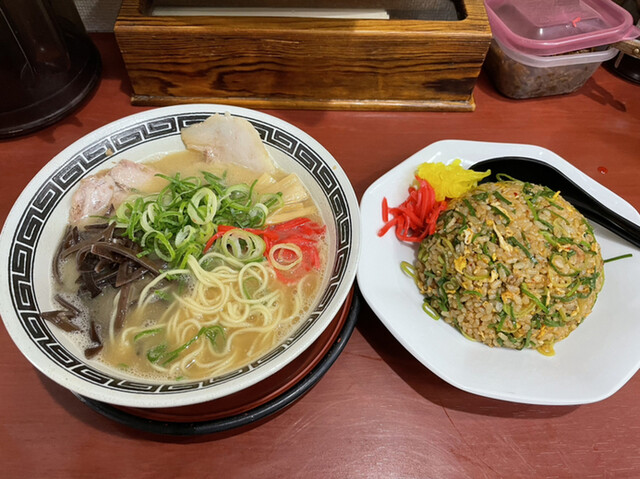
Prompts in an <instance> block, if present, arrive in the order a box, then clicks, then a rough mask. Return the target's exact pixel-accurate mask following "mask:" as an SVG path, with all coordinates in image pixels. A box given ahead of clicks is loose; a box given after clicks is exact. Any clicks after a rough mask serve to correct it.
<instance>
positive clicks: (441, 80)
mask: <svg viewBox="0 0 640 479" xmlns="http://www.w3.org/2000/svg"><path fill="white" fill-rule="evenodd" d="M147 3H148V2H145V1H143V0H125V2H124V3H123V7H122V9H121V11H120V14H119V16H118V21H117V22H116V26H115V33H116V38H117V40H118V44H119V46H120V50H121V52H122V56H123V58H124V61H125V64H126V66H127V71H128V74H129V78H130V81H131V85H132V88H133V93H134V100H135V103H136V104H149V105H167V104H175V103H184V101H185V100H186V99H188V101H190V102H204V101H209V102H211V101H215V102H218V103H225V104H227V103H233V104H236V105H242V106H248V107H261V108H268V107H270V108H305V109H318V108H319V109H360V110H367V109H394V110H398V109H418V110H425V109H430V110H438V109H443V110H471V109H473V108H474V102H473V96H472V94H473V88H474V86H475V84H476V81H477V78H478V74H479V72H480V68H481V66H482V62H483V60H484V57H485V55H486V53H487V50H488V48H489V43H490V40H491V32H490V29H489V22H488V19H487V16H486V13H485V11H484V6H483V3H482V1H481V0H464V1H461V2H458V3H460V4H461V5H462V7H461V8H463V9H464V11H465V12H464V14H465V15H464V18H462V19H460V20H455V21H417V20H390V21H387V20H344V19H340V20H335V19H317V18H268V17H266V18H259V17H217V16H209V17H207V16H196V17H190V16H186V17H185V16H151V15H146V14H145V13H146V11H147V8H146V4H147Z"/></svg>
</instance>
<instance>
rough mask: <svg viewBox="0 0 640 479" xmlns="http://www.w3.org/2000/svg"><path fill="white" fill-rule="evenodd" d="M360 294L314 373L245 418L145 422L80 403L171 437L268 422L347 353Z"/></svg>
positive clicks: (98, 405)
mask: <svg viewBox="0 0 640 479" xmlns="http://www.w3.org/2000/svg"><path fill="white" fill-rule="evenodd" d="M360 301H361V299H360V293H359V292H358V291H357V290H356V293H355V294H354V295H353V300H352V302H351V308H350V309H349V315H348V317H347V320H346V322H345V324H344V326H343V328H342V331H340V334H339V335H338V337H337V339H336V340H335V342H334V343H333V346H332V347H331V349H329V351H328V352H327V353H326V354H325V356H324V358H322V360H321V361H320V362H319V363H318V364H317V365H316V367H315V368H313V369H312V370H311V372H310V373H309V374H308V375H307V376H305V377H304V378H303V379H302V380H301V381H299V382H298V383H297V384H295V385H294V386H293V387H291V388H290V389H288V390H287V391H286V392H284V393H282V394H281V395H280V396H278V397H276V398H275V399H273V400H271V401H269V402H267V403H265V404H262V405H261V406H258V407H256V408H254V409H251V410H249V411H247V412H244V413H242V414H238V415H235V416H229V417H225V418H220V419H213V420H208V421H200V422H166V421H156V420H153V419H148V418H143V417H140V416H137V415H135V414H131V413H128V412H126V411H123V410H121V409H118V408H117V407H114V406H112V405H111V404H107V403H104V402H101V401H97V400H95V399H91V398H88V397H85V396H81V395H76V396H77V397H78V399H80V401H82V402H83V403H84V404H86V405H87V406H89V407H90V408H91V409H93V410H94V411H96V412H98V413H100V414H102V415H103V416H105V417H107V418H109V419H111V420H113V421H116V422H118V423H120V424H124V425H125V426H129V427H131V428H133V429H137V430H139V431H144V432H150V433H154V434H162V435H169V436H200V435H204V434H213V433H217V432H223V431H228V430H230V429H236V428H239V427H242V426H247V425H249V424H252V423H254V422H256V421H259V420H261V419H265V418H267V417H269V416H271V415H273V414H275V413H276V412H278V411H281V410H282V409H284V408H286V407H287V406H290V405H291V404H293V403H294V402H295V401H297V400H298V399H300V398H301V397H302V396H304V394H306V393H307V392H308V391H309V390H310V389H311V388H312V387H313V386H315V385H316V384H317V383H318V381H319V380H320V378H322V376H324V374H325V373H326V372H327V371H328V370H329V368H330V367H331V365H332V364H333V363H334V362H335V361H336V359H338V356H340V353H341V352H342V351H343V350H344V348H345V346H346V345H347V342H348V341H349V338H350V337H351V333H353V330H354V328H355V325H356V321H357V319H358V313H359V312H360Z"/></svg>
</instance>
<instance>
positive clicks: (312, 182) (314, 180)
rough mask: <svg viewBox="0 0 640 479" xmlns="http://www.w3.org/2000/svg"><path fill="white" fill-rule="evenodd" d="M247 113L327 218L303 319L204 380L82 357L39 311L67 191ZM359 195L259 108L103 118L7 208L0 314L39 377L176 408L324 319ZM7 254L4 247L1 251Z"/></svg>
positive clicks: (186, 108)
mask: <svg viewBox="0 0 640 479" xmlns="http://www.w3.org/2000/svg"><path fill="white" fill-rule="evenodd" d="M224 112H229V113H230V114H231V115H234V116H239V117H243V118H246V119H247V120H249V121H250V122H251V123H252V124H253V126H254V127H255V128H256V129H257V130H258V132H259V133H260V136H261V138H262V141H263V143H264V144H265V145H266V147H267V149H268V150H269V151H270V153H271V154H272V156H273V157H274V159H275V161H276V162H277V164H278V165H279V166H280V168H282V169H283V170H285V171H288V172H295V173H297V174H298V176H299V177H300V178H301V180H302V181H303V183H304V184H305V186H306V187H307V188H308V189H309V191H310V193H311V195H312V196H313V198H314V199H315V201H316V203H317V205H318V207H319V208H320V211H321V214H322V216H323V219H324V221H325V223H326V224H327V238H328V242H329V254H328V264H327V274H326V275H325V280H324V284H323V288H322V291H321V293H320V295H319V297H318V299H317V300H316V302H315V303H314V304H313V306H312V308H311V310H310V312H309V314H308V315H307V317H306V318H305V320H304V321H302V322H301V323H300V326H299V327H298V328H297V330H296V331H294V332H293V333H292V334H291V336H290V337H288V338H287V339H286V340H285V341H284V342H283V343H282V344H281V345H280V346H278V347H277V348H276V349H275V350H273V351H271V352H270V353H268V354H267V355H265V356H264V357H262V358H260V359H258V360H256V361H255V362H253V363H251V364H249V365H248V366H246V367H243V368H241V369H238V370H236V371H233V372H230V373H228V374H225V375H224V376H220V377H215V378H210V379H206V380H203V381H192V382H179V383H164V384H163V383H158V382H148V381H144V380H140V379H139V378H136V377H133V376H129V375H127V374H126V373H124V372H122V371H119V370H116V369H111V368H108V367H106V366H105V365H104V364H102V363H100V362H97V361H91V360H86V359H85V358H84V353H83V351H82V350H81V349H80V348H79V347H78V346H77V345H76V344H74V343H73V342H72V341H70V340H69V338H68V337H67V336H66V335H65V333H62V332H61V331H60V330H58V329H57V328H56V327H55V326H52V325H50V324H49V323H47V322H44V321H43V320H42V319H41V318H40V316H39V312H41V311H47V310H51V309H56V308H57V305H56V304H54V303H53V302H52V294H53V293H52V280H51V277H50V271H51V262H52V257H53V254H54V251H55V249H56V247H57V243H58V240H59V239H60V238H61V236H62V233H63V230H64V228H65V225H66V221H67V217H68V212H69V206H70V203H71V196H72V194H73V191H74V188H75V186H76V185H77V184H78V182H79V181H80V180H81V179H82V178H83V177H85V176H87V175H92V174H94V173H96V172H97V171H99V170H102V169H108V168H111V167H112V166H113V165H114V164H115V163H116V162H117V161H119V160H121V159H123V158H127V159H129V160H132V161H139V162H140V161H149V160H152V159H155V158H157V157H158V156H160V155H162V154H164V153H170V152H175V151H179V150H183V149H184V145H183V143H182V141H181V139H180V130H181V128H183V127H185V126H188V125H190V124H192V123H195V122H200V121H203V120H204V119H205V118H207V117H208V116H210V115H212V114H214V113H224ZM359 231H360V220H359V211H358V202H357V199H356V196H355V193H354V191H353V188H352V186H351V184H350V182H349V180H348V178H347V177H346V175H345V174H344V172H343V170H342V168H341V167H340V165H339V164H338V163H337V162H336V160H335V159H334V158H333V157H332V156H331V154H329V152H327V150H325V149H324V148H323V147H322V146H321V145H320V144H319V143H318V142H317V141H315V140H314V139H313V138H311V137H310V136H309V135H307V134H306V133H304V132H303V131H301V130H299V129H298V128H296V127H294V126H292V125H290V124H288V123H287V122H285V121H282V120H280V119H278V118H275V117H273V116H270V115H266V114H264V113H260V112H256V111H252V110H248V109H244V108H237V107H232V106H223V105H180V106H172V107H166V108H158V109H154V110H149V111H145V112H143V113H139V114H135V115H132V116H129V117H126V118H123V119H121V120H118V121H115V122H113V123H111V124H109V125H106V126H104V127H102V128H100V129H98V130H96V131H94V132H93V133H90V134H88V135H87V136H85V137H84V138H82V139H80V140H78V141H77V142H75V143H73V144H72V145H71V146H69V147H68V148H66V149H65V150H64V151H62V152H61V153H60V154H58V155H57V156H56V157H55V158H53V159H52V160H51V161H50V162H49V163H48V164H47V165H46V166H45V167H44V168H43V169H42V170H41V171H40V172H39V173H38V174H37V175H36V176H35V177H34V179H33V180H32V181H31V182H30V183H29V185H28V186H27V187H26V188H25V190H24V191H23V193H22V194H21V195H20V197H19V198H18V200H17V201H16V203H15V205H14V206H13V208H12V210H11V212H10V213H9V216H8V217H7V220H6V222H5V224H4V227H3V230H2V234H1V236H0V251H3V255H2V258H1V259H0V314H1V315H2V319H3V321H4V324H5V326H6V328H7V331H8V332H9V334H10V335H11V338H12V339H13V341H14V342H15V343H16V345H17V346H18V348H19V349H20V351H21V352H22V353H23V354H24V355H25V356H26V357H27V359H28V360H29V361H31V363H33V365H34V366H35V367H36V368H37V369H39V370H40V371H41V372H42V373H44V374H45V375H46V376H48V377H49V378H51V379H52V380H54V381H55V382H57V383H58V384H61V385H62V386H64V387H66V388H68V389H70V390H71V391H73V392H75V393H77V394H80V395H83V396H87V397H90V398H93V399H96V400H99V401H103V402H107V403H110V404H116V405H122V406H133V407H173V406H184V405H188V404H195V403H200V402H204V401H209V400H212V399H216V398H219V397H222V396H226V395H228V394H232V393H236V392H238V391H240V390H242V389H244V388H246V387H249V386H251V385H253V384H256V383H257V382H259V381H261V380H263V379H265V378H267V377H268V376H270V375H271V374H273V373H275V372H276V371H278V370H279V369H281V368H282V367H284V366H285V365H286V364H288V363H289V362H291V361H292V360H294V359H295V358H296V357H297V356H298V355H299V354H300V353H302V352H303V351H304V350H305V349H306V348H307V347H308V346H310V345H311V344H312V343H313V342H314V341H315V340H316V339H317V338H318V336H320V334H321V333H322V331H324V329H325V328H326V327H327V326H328V325H329V323H331V321H332V320H333V318H334V316H335V315H336V313H337V312H338V311H339V309H340V307H341V306H342V304H343V303H344V301H345V299H346V297H347V294H348V292H349V291H350V289H351V287H352V284H353V281H354V278H355V272H356V266H357V262H358V254H359V245H360V233H359ZM7 253H8V254H7Z"/></svg>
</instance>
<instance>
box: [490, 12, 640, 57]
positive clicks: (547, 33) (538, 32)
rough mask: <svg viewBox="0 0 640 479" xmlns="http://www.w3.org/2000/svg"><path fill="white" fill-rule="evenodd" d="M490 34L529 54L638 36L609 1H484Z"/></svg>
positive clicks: (628, 16) (626, 14) (628, 19)
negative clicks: (491, 32)
mask: <svg viewBox="0 0 640 479" xmlns="http://www.w3.org/2000/svg"><path fill="white" fill-rule="evenodd" d="M485 6H486V9H487V15H488V17H489V22H490V24H491V30H492V31H493V35H494V36H495V37H496V38H497V39H498V40H500V41H501V42H502V43H504V44H506V45H508V46H510V47H511V48H512V49H515V50H518V51H521V52H523V53H527V54H530V55H557V54H560V53H567V52H572V51H575V50H582V49H584V48H591V47H597V46H601V45H609V44H611V43H616V42H619V41H622V40H629V39H631V38H635V37H637V36H639V35H640V29H638V28H636V27H635V26H634V25H633V18H632V17H631V14H630V13H629V12H628V11H626V10H625V9H624V8H622V7H620V6H618V5H617V4H615V3H614V2H612V1H611V0H485Z"/></svg>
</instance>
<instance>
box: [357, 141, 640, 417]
mask: <svg viewBox="0 0 640 479" xmlns="http://www.w3.org/2000/svg"><path fill="white" fill-rule="evenodd" d="M501 156H523V157H529V158H535V159H537V160H540V161H543V162H546V163H548V164H550V165H552V166H554V167H556V168H557V169H559V170H560V171H562V172H563V173H565V174H566V175H567V176H569V177H570V178H572V179H573V181H575V182H576V183H577V184H578V185H580V186H581V187H582V188H584V189H585V190H586V191H587V192H588V193H590V194H591V195H592V196H593V197H595V198H596V199H598V200H600V201H601V202H602V203H603V204H605V205H606V206H608V207H609V208H611V209H612V210H614V211H616V212H618V213H620V214H621V215H623V216H625V217H626V218H628V219H630V220H631V221H634V222H636V223H640V215H639V214H638V212H637V211H636V210H635V209H634V208H633V206H631V205H630V204H629V203H627V202H626V201H625V200H623V199H622V198H620V197H619V196H617V195H616V194H615V193H613V192H611V191H609V190H608V189H606V188H605V187H604V186H602V185H600V184H599V183H597V182H596V181H594V180H593V179H591V178H590V177H589V176H587V175H585V174H584V173H582V172H581V171H580V170H578V169H577V168H575V167H574V166H573V165H571V164H570V163H569V162H568V161H566V160H564V159H563V158H561V157H560V156H558V155H556V154H555V153H553V152H552V151H549V150H547V149H544V148H541V147H538V146H533V145H518V144H508V143H485V142H478V141H458V140H447V141H439V142H437V143H433V144H432V145H429V146H427V147H426V148H424V149H423V150H420V151H419V152H417V153H416V154H415V155H413V156H411V157H410V158H408V159H407V160H405V161H404V162H402V163H400V164H399V165H398V166H396V167H395V168H393V169H392V170H391V171H389V172H387V173H386V174H385V175H383V176H382V177H381V178H379V179H378V180H377V181H375V182H374V183H373V184H372V185H371V186H370V187H369V188H368V189H367V191H366V192H365V194H364V195H363V197H362V201H361V203H360V208H361V210H360V211H361V215H362V237H363V248H362V256H361V258H360V264H359V266H358V286H359V287H360V291H361V292H362V295H363V296H364V298H365V300H366V301H367V302H368V303H369V305H370V306H371V309H373V311H374V312H375V313H376V315H377V316H378V317H379V318H380V320H381V321H382V322H383V323H384V325H385V326H386V327H387V328H388V329H389V331H390V332H391V333H392V334H393V335H394V336H395V337H396V339H397V340H398V341H399V342H400V343H401V344H402V345H403V346H404V347H406V348H407V350H408V351H409V352H411V354H413V355H414V356H415V357H416V358H417V359H418V360H419V361H420V362H421V363H422V364H424V365H425V366H426V367H427V368H429V369H430V370H431V371H432V372H433V373H435V374H437V375H438V376H439V377H441V378H442V379H444V380H445V381H447V382H449V383H451V384H452V385H454V386H456V387H458V388H460V389H463V390H465V391H468V392H471V393H474V394H479V395H482V396H488V397H491V398H496V399H503V400H507V401H513V402H521V403H530V404H546V405H569V404H583V403H590V402H594V401H599V400H602V399H605V398H607V397H609V396H610V395H612V394H613V393H615V392H616V391H617V390H618V389H620V388H621V387H622V386H623V385H624V384H625V383H626V382H627V381H628V380H629V379H630V378H631V377H632V376H633V375H634V374H635V373H636V372H637V371H638V368H640V348H639V347H638V342H639V341H640V321H638V311H640V295H638V293H637V283H636V281H635V278H638V277H640V250H638V248H637V247H635V246H633V245H632V244H630V243H627V242H626V241H624V240H623V239H621V238H619V237H617V236H615V235H614V234H613V233H611V232H610V231H608V230H606V229H604V228H602V227H601V226H599V225H597V224H594V225H593V226H594V231H595V234H596V238H597V239H598V242H599V243H600V246H601V248H602V256H603V258H604V259H607V258H612V257H615V256H618V255H623V254H628V253H631V254H632V255H633V256H632V257H631V258H627V259H623V260H619V261H614V262H611V263H607V264H605V266H604V269H605V282H604V287H603V289H602V291H601V292H600V294H599V296H598V300H597V302H596V304H595V307H594V308H593V311H592V313H591V314H590V315H589V316H588V317H587V318H586V319H585V320H584V322H583V323H582V324H581V325H580V326H579V327H578V328H577V329H576V330H575V331H573V332H572V333H571V335H569V337H567V338H565V339H564V340H562V341H560V342H558V343H557V344H556V345H555V350H556V355H555V356H553V357H546V356H543V355H542V354H540V353H538V352H537V351H535V350H531V349H527V350H523V351H516V350H513V349H506V348H490V347H488V346H485V345H484V344H481V343H478V342H473V341H469V340H467V339H465V338H464V337H463V336H462V335H461V334H460V333H459V332H458V331H457V330H456V329H455V328H453V327H452V326H450V325H449V324H447V323H445V322H444V321H442V320H440V321H434V320H433V319H431V318H430V317H429V316H427V315H426V314H425V313H424V311H423V310H422V300H423V298H422V295H421V294H420V292H419V291H418V288H417V287H416V286H415V284H414V282H413V279H411V278H410V277H408V276H407V275H406V274H404V273H403V272H402V270H401V269H400V263H401V262H402V261H408V262H411V263H413V261H414V260H415V257H416V252H417V251H416V250H417V247H414V246H410V245H409V244H406V243H401V242H400V241H398V240H397V239H396V237H395V235H394V234H393V232H390V233H387V234H386V235H384V236H383V237H378V235H377V232H378V230H379V229H380V227H381V226H382V216H381V204H382V198H383V197H386V198H387V200H388V202H389V206H396V205H398V204H400V203H402V202H403V201H404V200H405V199H406V196H407V187H408V186H409V185H410V183H411V181H412V180H413V178H414V172H415V170H416V168H417V167H418V166H419V165H420V164H421V163H423V162H443V163H450V162H451V161H453V160H454V159H456V158H460V159H461V160H462V166H464V167H465V168H469V167H470V166H471V165H473V164H474V163H477V162H478V161H480V160H486V159H489V158H496V157H501ZM494 173H499V172H494Z"/></svg>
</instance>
